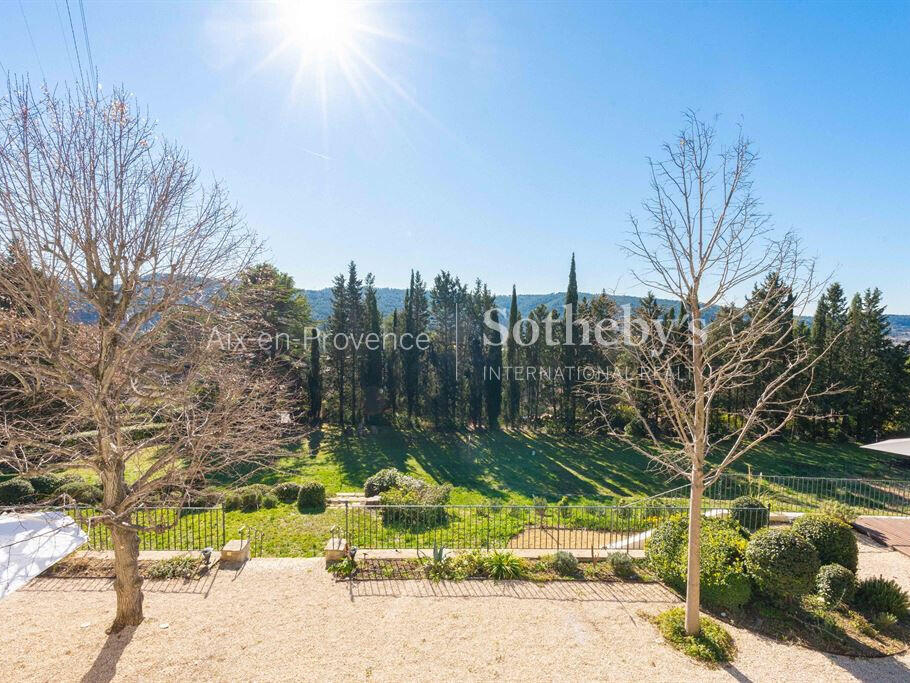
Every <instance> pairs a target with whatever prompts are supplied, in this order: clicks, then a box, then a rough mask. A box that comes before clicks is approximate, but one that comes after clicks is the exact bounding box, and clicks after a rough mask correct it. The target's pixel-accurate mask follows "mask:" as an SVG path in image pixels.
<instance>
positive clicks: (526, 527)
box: [345, 505, 767, 552]
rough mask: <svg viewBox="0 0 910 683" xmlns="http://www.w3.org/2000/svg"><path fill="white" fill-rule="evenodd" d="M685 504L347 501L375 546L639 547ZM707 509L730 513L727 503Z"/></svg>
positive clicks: (363, 537)
mask: <svg viewBox="0 0 910 683" xmlns="http://www.w3.org/2000/svg"><path fill="white" fill-rule="evenodd" d="M687 512H688V510H687V508H686V507H682V506H680V507H671V506H667V505H651V506H633V507H620V506H600V505H569V506H547V507H543V506H528V505H430V506H426V505H423V506H422V505H371V506H367V507H361V506H353V505H348V506H346V509H345V535H346V538H347V540H348V543H350V544H351V545H354V546H357V547H358V548H371V549H399V550H401V549H414V548H432V547H434V546H437V547H446V548H451V549H459V550H460V549H475V548H487V549H493V548H509V549H513V550H552V551H554V552H555V551H556V550H591V551H604V550H606V551H629V550H642V549H643V548H644V542H645V540H646V539H647V537H648V536H649V535H650V531H651V530H652V529H653V528H654V527H655V526H657V525H658V524H660V523H661V522H663V521H664V520H666V519H668V518H670V517H672V516H674V515H685V514H687ZM702 512H703V514H705V515H706V516H708V517H717V518H727V517H729V516H730V510H729V509H728V508H723V507H716V508H712V507H706V508H704V509H703V510H702ZM743 512H744V513H745V514H755V515H760V514H762V513H764V514H767V511H766V510H758V509H757V510H754V511H749V510H746V511H743Z"/></svg>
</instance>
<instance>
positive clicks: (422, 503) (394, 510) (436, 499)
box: [380, 484, 452, 529]
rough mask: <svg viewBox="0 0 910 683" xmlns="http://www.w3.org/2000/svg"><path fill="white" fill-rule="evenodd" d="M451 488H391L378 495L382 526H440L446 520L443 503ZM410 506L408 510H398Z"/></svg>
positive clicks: (447, 497) (446, 500) (448, 486)
mask: <svg viewBox="0 0 910 683" xmlns="http://www.w3.org/2000/svg"><path fill="white" fill-rule="evenodd" d="M451 493H452V487H451V486H450V485H448V484H446V485H445V486H423V487H422V488H417V489H411V488H392V489H389V490H388V491H385V492H383V493H382V494H381V496H380V500H381V501H382V505H383V507H382V508H381V509H380V514H381V515H382V522H383V524H386V525H389V526H394V525H401V526H404V527H408V528H412V529H414V528H420V527H425V526H434V525H438V524H442V523H444V522H445V520H446V509H445V507H444V506H445V504H446V503H448V502H449V496H450V495H451ZM399 506H409V507H399Z"/></svg>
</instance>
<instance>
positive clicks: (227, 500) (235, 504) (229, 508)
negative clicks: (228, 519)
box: [221, 491, 242, 512]
mask: <svg viewBox="0 0 910 683" xmlns="http://www.w3.org/2000/svg"><path fill="white" fill-rule="evenodd" d="M221 506H222V507H223V508H224V511H225V512H233V511H235V510H239V509H240V508H241V507H242V501H241V500H240V494H239V493H237V492H236V491H229V492H228V493H226V494H225V496H224V500H223V501H222V503H221Z"/></svg>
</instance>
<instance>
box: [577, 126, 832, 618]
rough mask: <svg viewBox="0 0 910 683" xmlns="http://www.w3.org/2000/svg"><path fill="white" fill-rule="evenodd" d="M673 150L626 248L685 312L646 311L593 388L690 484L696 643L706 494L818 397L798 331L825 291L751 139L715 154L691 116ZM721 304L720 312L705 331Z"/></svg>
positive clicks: (599, 400) (643, 276) (705, 129)
mask: <svg viewBox="0 0 910 683" xmlns="http://www.w3.org/2000/svg"><path fill="white" fill-rule="evenodd" d="M663 151H664V152H665V155H666V156H665V158H664V159H662V160H659V161H655V160H651V161H650V167H651V189H652V191H653V196H652V197H651V198H650V199H648V200H647V201H646V202H644V204H643V206H644V210H645V214H646V219H645V220H644V221H640V220H639V219H637V218H634V217H633V218H632V233H631V238H630V240H629V242H628V243H627V244H626V245H625V248H626V251H627V253H628V254H629V255H630V256H632V257H635V258H636V259H638V260H639V261H640V262H641V263H643V268H641V269H640V270H638V271H636V272H634V275H635V277H636V279H637V280H638V281H639V282H640V283H641V284H642V285H644V286H646V287H647V288H649V289H653V290H655V291H658V292H661V293H664V294H666V295H668V296H670V297H672V298H673V299H675V300H677V301H680V302H681V313H682V315H681V316H680V317H676V318H675V319H673V320H661V319H656V318H654V317H653V316H651V317H649V316H644V318H642V319H641V320H639V321H638V322H639V323H640V324H639V326H638V327H636V329H635V330H634V334H626V335H624V343H623V347H624V348H623V351H622V354H621V360H620V361H617V365H618V366H619V365H622V366H623V367H624V368H633V369H634V370H633V371H628V369H625V370H620V369H619V367H617V371H616V372H613V373H611V374H610V375H609V377H608V378H605V379H603V378H601V379H598V380H596V381H594V382H592V383H590V384H589V386H588V387H587V390H588V395H589V397H590V400H591V401H592V403H593V405H594V407H595V410H596V411H597V412H598V413H600V417H602V418H603V419H601V420H599V421H598V422H599V423H600V424H603V425H606V427H605V429H606V431H607V432H609V433H610V434H612V435H613V436H615V437H617V438H619V439H621V440H622V441H623V442H625V443H626V444H628V445H629V446H631V447H632V448H634V449H635V450H637V451H638V452H640V453H641V454H643V455H644V456H646V457H647V458H649V459H651V460H652V461H653V462H654V463H656V464H657V465H658V466H659V467H660V468H662V469H663V470H665V471H666V472H667V473H669V474H670V475H671V476H679V477H684V478H685V479H687V480H688V481H689V482H690V483H691V487H690V501H689V541H688V569H687V582H686V631H687V633H689V634H694V633H697V632H698V630H699V609H700V600H699V588H700V582H699V565H700V555H701V547H700V530H701V529H700V528H701V507H702V495H703V492H704V490H705V487H706V486H708V485H710V484H712V483H713V482H714V481H715V480H716V479H717V478H718V477H719V476H720V475H721V473H723V472H724V470H725V469H727V467H729V466H730V465H731V464H732V463H733V462H734V461H736V460H737V459H739V458H741V457H743V456H745V455H746V454H747V453H749V452H750V451H752V450H753V449H755V447H756V446H758V445H759V444H761V443H762V442H763V441H766V440H767V439H769V438H771V437H773V436H774V435H776V434H779V433H780V432H781V431H782V430H783V429H784V427H785V426H786V425H787V424H788V423H789V422H790V421H791V420H793V418H794V417H795V416H797V415H798V414H799V411H800V409H801V408H802V407H803V406H804V405H805V404H806V402H807V401H808V400H809V398H810V394H809V392H810V387H812V385H813V381H812V374H813V368H814V366H815V364H816V363H817V362H818V357H817V356H815V355H813V354H812V353H811V352H810V349H809V347H808V344H806V343H805V340H804V339H803V338H802V337H801V336H800V335H799V334H797V333H796V332H795V329H794V316H795V315H798V312H799V311H800V310H802V309H804V308H805V306H806V305H807V304H808V303H809V302H810V301H811V300H812V299H813V298H814V297H815V295H816V293H817V292H818V289H819V283H817V282H816V281H815V279H814V275H813V271H814V267H813V263H812V262H811V261H809V260H807V259H805V258H804V257H803V256H802V254H801V250H800V247H799V244H798V241H797V239H796V238H795V237H794V235H792V234H785V235H783V236H781V237H776V236H775V235H774V233H773V231H772V229H771V227H770V224H769V219H768V216H767V215H766V214H764V213H762V211H761V209H760V206H759V202H758V200H757V199H756V198H755V197H754V195H753V194H752V181H751V178H750V173H751V171H752V168H753V166H754V163H755V160H756V157H755V154H754V153H753V151H752V149H751V147H750V144H749V142H748V141H747V140H746V139H744V138H743V137H742V135H741V134H740V135H739V137H738V138H737V139H736V141H735V142H734V144H733V145H732V146H731V147H730V148H729V149H722V150H718V149H716V146H715V140H714V129H713V128H712V126H710V125H708V124H705V123H704V122H702V121H700V120H698V119H697V117H696V116H695V115H694V114H691V113H690V114H689V115H688V116H687V118H686V125H685V127H684V129H683V130H682V131H681V132H680V135H679V139H678V141H677V142H676V144H666V145H664V147H663ZM756 281H761V286H758V287H756V288H755V289H754V291H753V292H752V294H751V295H750V296H748V297H747V298H746V302H745V304H744V305H737V304H736V297H737V296H739V295H741V294H742V292H743V288H744V287H746V286H748V285H749V284H751V283H753V282H756ZM716 307H722V314H719V315H717V316H716V318H715V319H714V321H713V322H711V323H706V322H705V320H706V319H707V318H709V317H710V313H711V312H712V311H714V310H717V308H716ZM642 323H643V324H642ZM745 389H749V390H751V395H750V398H749V401H748V402H746V403H745V405H744V407H742V408H741V411H740V414H739V416H738V419H737V420H736V421H735V422H734V423H732V424H730V423H728V424H724V425H723V426H722V428H716V427H712V423H711V419H710V418H711V415H712V411H713V410H714V409H715V408H716V406H717V402H718V400H719V399H720V398H721V397H722V396H724V395H725V394H729V393H731V392H736V391H742V390H745ZM617 403H620V404H623V405H626V406H629V407H630V408H631V409H632V411H633V412H634V415H635V417H636V419H637V421H638V422H639V423H640V425H641V426H642V427H643V429H644V430H645V433H646V434H647V438H646V439H645V440H644V441H639V440H637V439H635V438H631V437H630V436H628V435H627V434H626V433H625V432H624V431H623V430H620V429H618V428H616V427H614V426H613V425H614V423H613V422H612V421H611V419H610V418H611V417H612V411H613V410H614V407H615V405H616V404H617ZM655 407H656V410H655ZM655 412H656V414H657V415H658V416H659V420H658V421H655V420H654V419H653V415H654V413H655Z"/></svg>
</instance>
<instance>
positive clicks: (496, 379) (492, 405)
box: [484, 308, 502, 429]
mask: <svg viewBox="0 0 910 683" xmlns="http://www.w3.org/2000/svg"><path fill="white" fill-rule="evenodd" d="M491 317H492V320H493V322H494V323H499V311H497V310H496V309H495V308H494V309H493V311H492V314H491ZM484 386H485V389H486V398H487V425H488V426H489V427H490V429H498V428H499V413H500V411H501V410H502V348H501V347H500V346H497V345H496V344H489V345H488V346H487V364H486V367H485V368H484Z"/></svg>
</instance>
